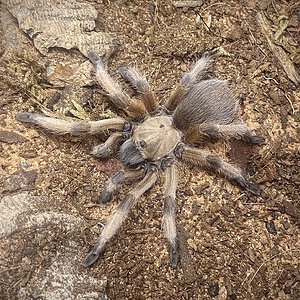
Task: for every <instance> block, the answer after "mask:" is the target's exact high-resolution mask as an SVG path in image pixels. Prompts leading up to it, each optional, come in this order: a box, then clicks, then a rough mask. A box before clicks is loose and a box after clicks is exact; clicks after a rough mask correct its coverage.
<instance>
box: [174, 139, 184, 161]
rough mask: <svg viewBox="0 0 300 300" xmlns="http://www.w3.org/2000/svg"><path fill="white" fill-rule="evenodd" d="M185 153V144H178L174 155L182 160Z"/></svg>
mask: <svg viewBox="0 0 300 300" xmlns="http://www.w3.org/2000/svg"><path fill="white" fill-rule="evenodd" d="M183 151H184V144H183V143H178V144H177V146H176V147H175V149H174V155H175V156H176V157H177V158H182V153H183Z"/></svg>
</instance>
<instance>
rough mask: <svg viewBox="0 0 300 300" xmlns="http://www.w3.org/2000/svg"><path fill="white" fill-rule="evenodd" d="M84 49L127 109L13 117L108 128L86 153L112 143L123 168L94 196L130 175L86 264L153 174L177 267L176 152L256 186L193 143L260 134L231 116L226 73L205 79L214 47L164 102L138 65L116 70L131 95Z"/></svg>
mask: <svg viewBox="0 0 300 300" xmlns="http://www.w3.org/2000/svg"><path fill="white" fill-rule="evenodd" d="M88 55H89V58H90V61H91V62H92V64H93V65H94V67H95V75H96V79H97V81H98V82H99V84H100V86H101V87H102V88H103V89H104V90H105V91H106V92H107V94H108V97H109V99H110V101H111V102H112V104H113V105H114V106H115V107H117V108H118V109H121V110H122V111H123V112H124V113H125V115H126V117H124V118H123V117H116V118H112V119H105V120H100V121H89V122H68V121H65V120H60V119H56V118H49V117H45V116H42V115H39V114H35V113H21V114H18V115H17V116H16V119H17V120H19V121H21V122H28V123H33V124H36V125H38V126H40V127H42V128H44V129H46V130H48V131H51V132H52V133H54V134H70V135H87V134H97V133H99V132H102V131H104V130H107V129H109V130H110V131H111V135H110V137H109V138H108V139H107V140H106V142H105V143H103V144H100V145H98V146H96V147H94V149H93V150H92V152H91V153H92V155H94V156H96V157H99V158H102V159H103V158H106V157H108V156H110V155H112V154H113V153H114V152H115V151H116V149H118V154H119V158H120V160H121V161H122V163H123V164H124V169H122V170H120V171H119V172H117V173H116V174H114V175H113V176H112V177H111V178H110V179H109V180H108V182H107V184H106V187H105V189H104V191H103V192H102V193H101V195H100V197H99V202H102V203H105V202H108V201H110V200H111V199H112V196H113V194H114V192H115V191H116V189H117V188H118V187H119V186H120V185H121V183H122V182H126V181H132V182H136V184H135V186H134V187H133V188H132V189H131V190H130V191H129V192H128V193H127V194H126V196H125V198H124V199H123V200H122V201H121V203H120V204H119V206H118V207H117V209H116V210H115V211H114V213H113V214H112V215H111V216H110V217H109V218H108V221H107V223H106V225H105V226H104V228H103V230H102V232H101V234H100V236H99V238H98V240H97V242H96V244H95V246H94V247H93V249H92V250H91V251H90V253H89V254H88V255H87V257H86V258H85V260H84V262H83V265H84V266H86V267H88V266H91V265H92V264H93V263H94V262H95V261H96V260H97V259H98V258H99V256H100V255H101V254H102V253H103V252H104V250H105V247H106V245H107V243H108V242H109V241H110V240H111V238H112V237H113V236H114V235H115V234H116V233H117V231H118V229H119V228H120V227H121V225H122V223H123V222H124V220H125V219H126V217H127V216H128V214H129V212H130V210H131V209H132V208H133V206H134V205H135V203H136V201H137V200H138V198H139V197H140V196H141V195H142V194H144V193H145V191H147V190H148V189H150V188H151V187H152V186H153V185H154V184H155V182H157V179H158V178H162V179H163V202H164V208H163V219H162V224H163V229H164V234H165V237H166V239H167V240H168V243H169V246H170V263H171V265H172V266H173V267H175V266H176V265H177V263H178V259H179V251H178V241H177V237H176V236H177V232H176V222H175V198H176V187H177V167H176V165H177V163H176V162H177V160H182V161H184V162H188V163H191V164H194V165H197V166H200V167H204V168H208V169H211V170H212V171H215V172H217V173H219V174H221V175H223V176H225V177H227V178H228V179H229V180H231V181H233V182H236V183H237V184H238V185H240V186H241V187H242V188H244V189H246V190H248V191H250V192H251V193H253V194H255V195H257V194H259V193H260V190H259V188H258V186H257V185H256V184H254V183H252V182H250V181H248V180H246V179H245V177H244V176H243V174H242V172H241V170H240V169H239V168H238V167H236V166H235V165H233V164H231V163H228V162H226V161H224V160H223V159H221V158H220V157H219V156H218V155H216V154H213V153H211V152H209V151H206V150H203V149H200V148H199V147H196V145H197V144H198V143H199V141H201V140H203V139H204V138H205V139H228V138H236V139H243V140H245V141H246V142H249V143H252V144H261V143H263V142H264V138H262V137H260V136H257V135H255V134H254V133H253V132H252V131H251V130H250V129H249V128H248V127H247V125H245V124H244V123H242V122H241V121H238V120H237V118H236V115H235V113H236V109H237V108H238V105H239V100H238V98H237V97H236V96H234V94H233V93H232V92H231V91H230V89H229V88H228V84H227V81H223V80H219V79H205V78H206V77H207V74H208V71H209V69H210V67H211V64H212V62H213V60H214V57H215V56H216V52H215V51H210V52H206V53H204V54H203V55H202V57H201V58H200V59H199V60H198V61H197V62H196V63H195V64H194V65H193V66H192V68H191V69H190V71H189V72H188V73H186V74H185V75H184V76H183V77H182V79H181V80H180V83H179V84H178V85H177V87H176V88H175V90H174V91H173V92H172V94H171V96H170V97H169V98H168V99H167V101H165V102H164V103H159V102H158V101H157V99H156V97H155V95H154V93H153V91H152V90H151V88H150V85H149V84H148V82H147V80H146V79H145V78H144V77H143V76H142V75H141V74H140V73H139V72H138V70H136V69H134V68H129V69H125V68H120V70H119V71H120V74H121V76H122V77H123V78H124V79H125V80H126V81H128V82H129V83H130V84H131V85H132V87H133V88H134V89H136V91H137V92H138V93H139V94H140V98H139V99H133V98H131V97H130V96H129V95H127V94H126V93H125V92H124V91H123V90H122V88H121V87H120V86H119V85H118V84H117V83H116V82H115V81H114V80H113V79H112V78H111V77H110V75H109V74H108V73H107V71H106V69H105V67H104V64H103V62H102V60H101V58H100V57H99V56H98V55H97V54H96V53H95V52H94V51H89V53H88Z"/></svg>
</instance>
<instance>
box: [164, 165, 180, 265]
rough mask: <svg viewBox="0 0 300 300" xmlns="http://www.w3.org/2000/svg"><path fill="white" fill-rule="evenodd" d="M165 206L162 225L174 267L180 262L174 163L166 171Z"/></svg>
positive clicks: (175, 169)
mask: <svg viewBox="0 0 300 300" xmlns="http://www.w3.org/2000/svg"><path fill="white" fill-rule="evenodd" d="M164 176H165V178H164V179H165V181H164V187H163V191H164V208H163V218H162V227H163V230H164V234H165V237H166V239H167V240H168V242H169V247H170V264H171V266H172V267H174V268H175V267H176V266H177V263H178V258H179V253H178V241H177V230H176V222H175V208H176V203H175V199H176V188H177V181H178V180H177V177H178V176H177V168H176V166H175V165H172V166H170V167H168V168H166V170H165V172H164Z"/></svg>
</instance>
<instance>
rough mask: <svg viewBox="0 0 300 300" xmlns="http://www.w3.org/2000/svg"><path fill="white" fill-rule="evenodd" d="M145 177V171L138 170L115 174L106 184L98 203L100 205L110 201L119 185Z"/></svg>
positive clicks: (122, 171)
mask: <svg viewBox="0 0 300 300" xmlns="http://www.w3.org/2000/svg"><path fill="white" fill-rule="evenodd" d="M144 175H145V171H144V170H143V169H140V170H126V171H124V170H121V171H119V172H117V173H115V174H114V175H113V176H112V177H111V178H109V180H108V181H107V183H106V186H105V188H104V190H103V192H102V193H101V194H100V197H99V202H100V203H106V202H108V201H110V200H111V199H112V197H113V195H114V193H115V191H116V190H117V188H118V187H119V186H120V184H121V183H123V182H126V181H131V180H138V179H140V178H141V177H142V176H144Z"/></svg>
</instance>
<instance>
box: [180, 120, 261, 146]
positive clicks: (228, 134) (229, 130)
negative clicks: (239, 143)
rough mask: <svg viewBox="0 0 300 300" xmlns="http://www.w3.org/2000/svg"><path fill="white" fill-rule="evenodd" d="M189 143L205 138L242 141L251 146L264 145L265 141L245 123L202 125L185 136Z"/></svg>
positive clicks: (195, 126) (193, 127) (192, 128)
mask: <svg viewBox="0 0 300 300" xmlns="http://www.w3.org/2000/svg"><path fill="white" fill-rule="evenodd" d="M185 136H186V139H187V141H188V142H189V143H197V142H198V141H199V140H201V139H202V138H203V137H208V138H211V139H229V138H234V139H241V140H244V141H245V142H247V143H250V144H263V143H264V141H265V139H264V138H263V137H262V136H259V135H256V134H254V133H253V131H252V130H251V129H250V128H249V127H248V126H247V125H246V124H244V123H231V124H214V123H202V124H200V125H198V124H197V125H194V126H192V127H191V128H189V129H188V130H187V132H186V134H185Z"/></svg>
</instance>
